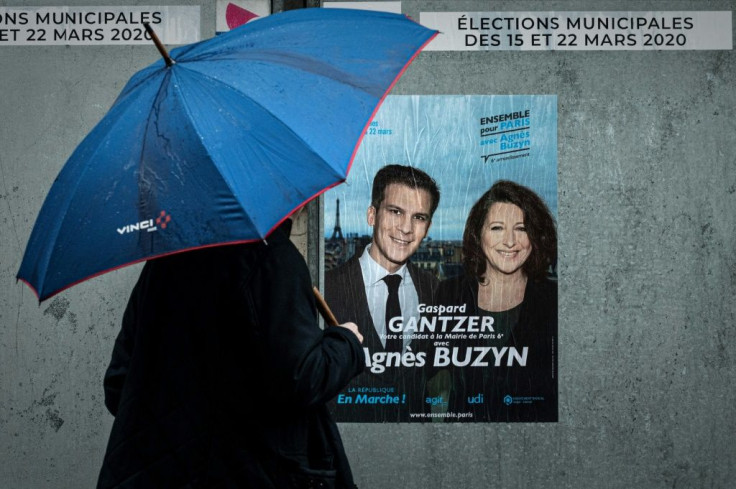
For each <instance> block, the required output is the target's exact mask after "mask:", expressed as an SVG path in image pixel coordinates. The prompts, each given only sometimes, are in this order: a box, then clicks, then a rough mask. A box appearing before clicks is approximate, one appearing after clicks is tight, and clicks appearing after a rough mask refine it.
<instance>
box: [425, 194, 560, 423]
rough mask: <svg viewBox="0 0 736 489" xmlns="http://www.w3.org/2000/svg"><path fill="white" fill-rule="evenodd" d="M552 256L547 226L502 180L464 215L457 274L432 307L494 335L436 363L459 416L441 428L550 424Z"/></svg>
mask: <svg viewBox="0 0 736 489" xmlns="http://www.w3.org/2000/svg"><path fill="white" fill-rule="evenodd" d="M556 253H557V233H556V230H555V224H554V219H553V217H552V215H551V214H550V212H549V210H548V208H547V206H546V204H545V203H544V201H543V200H542V199H541V198H540V197H539V196H538V195H537V194H536V193H535V192H534V191H533V190H531V189H529V188H527V187H524V186H522V185H518V184H516V183H514V182H510V181H507V180H501V181H498V182H496V183H495V184H494V185H493V186H492V187H491V188H490V190H488V191H487V192H486V193H485V194H484V195H483V196H482V197H481V198H480V199H479V200H478V202H476V203H475V205H474V206H473V208H472V209H471V211H470V214H469V215H468V219H467V222H466V225H465V231H464V234H463V268H464V274H463V275H461V276H459V277H453V278H449V279H447V280H444V281H442V282H441V283H440V285H439V288H438V291H437V294H436V297H435V303H436V305H437V306H438V307H440V306H444V307H445V310H450V311H455V312H454V313H453V315H455V316H467V317H468V318H477V319H476V320H477V324H479V325H480V324H490V325H491V327H489V328H485V329H484V328H482V327H478V326H476V329H475V331H476V333H475V334H473V335H466V336H465V337H464V339H457V340H453V341H452V342H451V347H452V348H451V349H448V350H447V352H446V353H447V354H446V355H444V354H443V358H445V359H449V361H450V364H449V365H448V370H449V371H450V372H451V378H452V388H451V394H450V400H449V412H450V413H455V414H457V415H458V416H457V417H450V418H447V421H521V422H531V421H557V282H556V280H551V279H550V278H549V277H548V271H549V269H550V267H551V266H552V265H553V264H554V263H555V259H556ZM458 311H461V312H458ZM468 321H469V320H468ZM468 329H470V327H468ZM494 349H495V350H494ZM450 352H452V353H450Z"/></svg>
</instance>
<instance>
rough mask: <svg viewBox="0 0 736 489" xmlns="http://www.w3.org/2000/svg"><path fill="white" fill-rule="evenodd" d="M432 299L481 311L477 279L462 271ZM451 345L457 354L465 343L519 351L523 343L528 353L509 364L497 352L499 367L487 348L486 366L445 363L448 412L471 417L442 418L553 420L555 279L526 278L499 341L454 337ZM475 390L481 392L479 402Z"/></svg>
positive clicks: (461, 353) (471, 311)
mask: <svg viewBox="0 0 736 489" xmlns="http://www.w3.org/2000/svg"><path fill="white" fill-rule="evenodd" d="M435 304H438V305H443V306H452V305H460V306H461V305H463V304H466V305H467V306H466V312H465V313H464V314H463V315H467V316H479V315H483V314H484V313H483V312H482V311H481V310H480V309H479V307H478V281H477V280H475V279H474V278H471V277H468V276H467V275H462V276H459V277H454V278H450V279H447V280H444V281H442V282H441V283H440V286H439V288H438V290H437V294H436V297H435ZM452 346H453V347H457V348H459V349H460V350H459V355H458V356H459V358H461V359H462V358H465V352H466V348H475V347H481V348H483V347H486V348H487V347H492V346H496V347H497V348H498V349H499V350H500V349H501V348H503V347H504V346H505V347H509V348H510V347H515V348H516V349H517V350H518V351H519V352H521V351H522V350H523V348H524V347H527V348H528V356H527V360H526V366H524V367H520V366H519V365H518V364H516V363H515V364H514V365H513V366H511V367H509V366H508V363H507V362H508V356H503V357H502V361H501V362H500V365H499V366H493V364H494V363H495V356H494V354H492V353H488V354H487V355H486V357H485V360H486V361H488V362H489V363H490V365H489V366H487V367H472V366H464V367H452V366H451V367H449V370H450V372H451V374H452V391H451V394H450V399H449V411H450V412H453V413H466V414H467V413H472V414H473V416H472V417H460V418H447V421H452V422H454V421H502V422H532V421H557V409H558V408H557V282H553V281H550V280H542V281H538V282H535V281H532V280H529V281H527V285H526V289H525V290H524V300H523V301H522V303H521V306H520V310H519V317H518V324H516V326H515V327H514V328H513V330H512V331H511V335H510V337H509V338H508V339H507V340H505V341H504V342H502V343H495V342H494V340H488V339H480V338H477V339H475V340H471V339H466V340H454V341H453V342H452ZM479 394H483V398H482V401H481V398H480V397H479V396H478V395H479ZM479 401H480V402H479Z"/></svg>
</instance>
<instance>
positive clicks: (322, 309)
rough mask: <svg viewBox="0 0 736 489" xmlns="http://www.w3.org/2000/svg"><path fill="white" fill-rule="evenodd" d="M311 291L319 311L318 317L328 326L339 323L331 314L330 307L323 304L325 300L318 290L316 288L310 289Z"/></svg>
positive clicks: (325, 303)
mask: <svg viewBox="0 0 736 489" xmlns="http://www.w3.org/2000/svg"><path fill="white" fill-rule="evenodd" d="M312 290H313V291H314V298H315V299H317V309H318V310H319V313H320V315H321V316H322V317H323V318H324V320H325V322H326V323H327V325H328V326H337V325H338V324H339V323H338V322H337V319H336V318H335V315H334V314H332V311H331V310H330V306H328V305H327V302H325V298H324V297H322V294H320V293H319V289H318V288H317V287H312Z"/></svg>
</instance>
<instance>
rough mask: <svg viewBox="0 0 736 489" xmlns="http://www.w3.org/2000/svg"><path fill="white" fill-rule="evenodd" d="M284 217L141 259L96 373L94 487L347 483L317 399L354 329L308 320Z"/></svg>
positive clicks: (300, 271) (345, 357) (304, 280)
mask: <svg viewBox="0 0 736 489" xmlns="http://www.w3.org/2000/svg"><path fill="white" fill-rule="evenodd" d="M290 228H291V221H290V220H286V221H285V223H284V224H282V225H281V226H280V227H279V228H277V229H276V230H275V231H274V232H273V233H272V234H271V235H270V236H269V237H268V238H267V240H266V241H265V242H257V243H252V244H237V245H229V246H220V247H214V248H206V249H201V250H197V251H191V252H187V253H180V254H175V255H171V256H167V257H163V258H158V259H156V260H151V261H149V262H147V263H146V265H145V266H144V268H143V271H142V273H141V276H140V278H139V280H138V283H137V284H136V286H135V289H134V290H133V293H132V296H131V298H130V301H129V303H128V307H127V308H126V310H125V315H124V317H123V326H122V329H121V331H120V334H119V336H118V338H117V340H116V342H115V346H114V350H113V354H112V360H111V362H110V366H109V368H108V369H107V372H106V374H105V380H104V385H105V405H106V406H107V408H108V409H109V411H110V412H111V413H112V414H113V416H115V420H114V422H113V426H112V432H111V434H110V439H109V442H108V446H107V451H106V453H105V457H104V461H103V465H102V469H101V472H100V476H99V480H98V485H97V487H98V488H99V489H108V488H136V489H141V488H156V489H167V488H182V489H183V488H189V489H195V488H196V489H199V488H207V489H213V488H239V489H242V488H257V489H276V488H278V489H281V488H307V487H310V488H311V487H324V488H333V487H335V488H353V487H354V483H353V479H352V474H351V470H350V466H349V464H348V460H347V458H346V455H345V452H344V450H343V446H342V442H341V439H340V435H339V433H338V431H337V426H336V424H335V423H334V421H333V419H332V418H331V416H330V414H329V412H328V410H327V408H326V405H325V403H326V402H327V401H328V400H329V399H331V398H332V397H334V396H335V395H336V394H337V393H338V392H339V391H340V390H341V389H342V388H343V387H344V386H345V385H347V383H348V382H349V381H350V379H351V378H353V377H354V376H356V375H358V374H359V373H360V372H361V371H362V369H363V366H364V364H365V359H364V354H363V350H362V348H361V345H360V342H361V341H362V337H360V334H359V333H358V332H357V328H356V326H355V324H343V325H341V327H330V328H327V329H326V330H324V331H323V330H321V329H320V328H319V326H318V323H317V313H316V308H315V302H314V297H313V295H312V290H311V289H312V287H311V280H310V276H309V271H308V269H307V266H306V263H305V262H304V259H303V258H302V256H301V255H300V254H299V252H298V250H297V249H296V248H295V246H294V245H293V244H292V243H291V241H290V240H289V236H288V235H289V231H290Z"/></svg>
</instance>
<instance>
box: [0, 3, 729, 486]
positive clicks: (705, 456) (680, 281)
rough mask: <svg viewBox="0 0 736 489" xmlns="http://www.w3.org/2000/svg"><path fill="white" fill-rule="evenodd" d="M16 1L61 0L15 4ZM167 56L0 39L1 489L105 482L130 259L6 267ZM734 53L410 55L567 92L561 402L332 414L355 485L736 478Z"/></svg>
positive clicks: (543, 90)
mask: <svg viewBox="0 0 736 489" xmlns="http://www.w3.org/2000/svg"><path fill="white" fill-rule="evenodd" d="M124 3H125V4H126V5H136V4H140V5H146V4H150V3H151V2H143V1H132V0H130V1H127V2H124ZM173 3H175V4H178V5H187V4H200V3H201V5H202V32H203V37H209V36H211V35H212V33H213V32H214V2H210V1H207V2H196V1H189V0H177V1H176V2H173ZM21 4H31V5H63V4H64V3H63V2H59V1H51V0H45V1H42V2H19V1H12V0H10V1H9V0H6V1H5V2H4V3H3V5H5V6H13V5H21ZM73 4H74V5H82V4H88V5H104V4H109V5H113V4H118V3H117V2H109V1H103V0H93V1H86V2H82V1H78V0H77V1H75V2H73ZM491 4H492V5H491ZM403 6H404V13H407V14H409V15H411V16H412V17H414V18H416V19H418V17H419V12H420V10H424V11H431V10H436V11H464V10H468V11H474V10H480V11H484V10H489V9H490V8H491V7H492V8H493V9H494V10H498V11H503V10H512V11H523V10H679V9H682V10H688V9H692V10H734V9H735V8H736V1H734V0H713V1H706V0H704V1H698V2H695V1H678V0H674V1H619V0H610V1H574V0H559V1H549V2H543V3H542V2H536V1H522V0H517V1H513V2H511V1H496V2H491V3H490V4H489V2H485V1H421V2H420V1H415V0H404V2H403ZM157 56H158V54H157V53H156V52H155V50H154V49H152V48H150V47H143V46H140V47H139V46H126V47H89V46H79V47H64V46H48V47H7V46H6V47H0V117H2V122H0V236H1V241H0V284H1V285H0V487H2V488H11V489H26V488H27V489H38V488H62V489H63V488H69V489H76V488H82V487H90V486H93V485H94V482H95V479H96V475H97V471H98V469H99V466H100V462H101V458H102V454H103V450H104V446H105V442H106V439H107V436H108V432H109V428H110V424H111V417H110V416H109V415H108V414H107V413H106V411H105V410H104V407H103V404H102V389H101V377H102V373H103V371H104V368H105V367H106V363H107V361H108V358H109V354H110V351H111V348H112V343H113V339H114V336H115V335H116V333H117V330H118V328H119V323H120V319H121V314H122V310H123V307H124V305H125V302H126V300H127V295H128V294H129V292H130V290H131V288H132V286H133V283H134V280H135V279H136V277H137V274H138V271H139V269H138V267H130V268H127V269H123V270H120V271H117V272H114V273H111V274H108V275H105V276H103V277H100V278H96V279H94V280H91V281H89V282H86V283H83V284H80V285H78V286H76V287H74V288H72V289H70V290H68V291H66V292H64V293H62V294H61V295H59V296H56V297H55V298H53V299H51V300H49V301H47V302H44V303H43V304H41V305H40V306H39V305H38V303H37V301H36V299H35V297H34V295H33V293H32V292H31V291H30V290H29V289H28V288H26V287H25V286H24V285H22V284H16V283H15V279H14V276H15V274H16V272H17V270H18V267H19V264H20V261H21V257H22V254H23V250H24V248H25V244H26V241H27V239H28V236H29V234H30V231H31V227H32V225H33V222H34V220H35V217H36V214H37V213H38V210H39V209H40V207H41V204H42V202H43V198H44V197H45V195H46V192H47V191H48V189H49V187H50V185H51V182H52V181H53V179H54V177H55V176H56V174H57V173H58V171H59V169H60V168H61V166H62V164H63V163H64V161H65V160H66V158H67V157H68V155H69V154H70V153H71V151H72V150H73V149H74V147H75V146H76V144H77V143H78V142H79V141H80V140H81V138H82V137H83V136H84V135H85V134H86V133H87V131H89V130H90V129H91V128H92V127H93V125H94V124H95V123H96V122H97V121H98V120H99V119H100V118H101V117H102V116H103V115H104V113H105V112H106V110H107V109H108V107H109V106H110V104H111V103H112V101H113V100H114V98H115V96H116V94H117V93H118V91H119V90H120V89H121V88H122V85H123V84H124V83H125V81H126V80H127V78H128V77H129V76H130V75H131V74H132V73H133V72H135V71H136V70H137V69H139V68H141V67H143V66H145V65H147V64H148V63H150V62H152V61H153V60H155V59H156V58H157ZM735 61H736V57H735V56H734V53H733V51H693V52H684V51H679V52H641V51H631V52H499V53H481V52H470V53H457V52H436V53H424V54H422V55H421V56H420V57H419V59H418V60H417V61H416V62H415V63H414V64H413V65H412V67H411V68H410V69H409V70H408V72H407V73H406V75H405V77H404V78H403V79H402V80H401V82H400V83H399V84H398V85H397V86H396V88H395V91H394V93H396V94H557V95H558V100H559V108H558V110H559V216H560V217H559V232H560V255H561V256H560V268H559V273H560V287H561V289H560V293H561V295H560V366H559V368H560V422H559V423H557V424H545V425H537V424H483V425H480V424H476V425H462V426H461V425H448V424H430V425H405V424H402V425H361V424H349V425H348V424H346V425H341V430H342V432H343V433H344V438H345V444H346V447H347V450H348V452H349V455H350V456H351V458H352V460H353V463H354V472H355V475H356V478H357V482H358V484H359V486H361V487H363V488H378V487H381V488H393V487H405V488H440V487H458V488H486V487H525V488H526V487H555V488H567V487H569V488H590V487H595V488H624V487H644V488H665V487H667V488H671V487H676V488H682V487H698V488H699V487H708V488H727V487H733V485H734V484H735V483H736V482H734V480H735V478H736V462H735V460H736V448H735V447H736V444H734V434H735V433H736V410H735V409H734V403H736V389H734V385H735V384H736V357H735V355H736V354H735V353H734V351H735V350H736V329H734V326H735V323H736V245H735V244H734V236H735V235H736V122H734V121H736V113H735V112H736V85H735V84H734V80H736V66H735Z"/></svg>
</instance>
